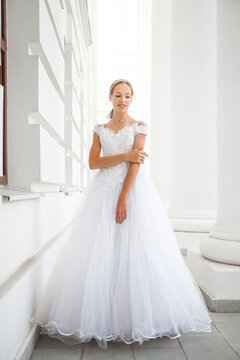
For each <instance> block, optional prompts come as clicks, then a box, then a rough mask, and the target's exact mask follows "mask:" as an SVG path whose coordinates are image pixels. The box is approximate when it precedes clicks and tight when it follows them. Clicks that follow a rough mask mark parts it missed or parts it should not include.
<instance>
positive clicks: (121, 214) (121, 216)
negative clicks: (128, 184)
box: [115, 210, 127, 224]
mask: <svg viewBox="0 0 240 360" xmlns="http://www.w3.org/2000/svg"><path fill="white" fill-rule="evenodd" d="M126 218H127V211H126V210H118V211H116V216H115V220H116V223H117V224H121V223H122V222H123V221H124V220H125V219H126Z"/></svg>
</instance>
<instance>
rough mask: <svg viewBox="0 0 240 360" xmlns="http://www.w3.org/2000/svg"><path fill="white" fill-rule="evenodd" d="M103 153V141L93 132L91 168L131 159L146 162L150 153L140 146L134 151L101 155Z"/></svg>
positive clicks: (90, 157) (90, 155)
mask: <svg viewBox="0 0 240 360" xmlns="http://www.w3.org/2000/svg"><path fill="white" fill-rule="evenodd" d="M100 153H101V142H100V139H99V136H98V135H97V134H96V133H94V134H93V143H92V146H91V149H90V152H89V168H90V169H91V170H94V169H101V168H107V167H110V166H114V165H117V164H120V163H121V162H123V161H130V162H132V163H136V164H139V165H140V164H141V163H143V162H144V159H145V156H148V154H147V153H146V152H144V151H142V150H140V149H138V148H135V149H134V150H132V151H129V152H126V153H122V154H118V155H110V156H100Z"/></svg>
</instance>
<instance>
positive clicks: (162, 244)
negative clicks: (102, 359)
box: [31, 79, 212, 349]
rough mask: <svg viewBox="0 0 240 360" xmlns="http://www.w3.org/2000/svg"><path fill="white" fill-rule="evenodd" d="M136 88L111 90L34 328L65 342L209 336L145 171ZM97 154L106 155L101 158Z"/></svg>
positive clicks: (119, 84)
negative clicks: (134, 110)
mask: <svg viewBox="0 0 240 360" xmlns="http://www.w3.org/2000/svg"><path fill="white" fill-rule="evenodd" d="M133 96H134V93H133V88H132V85H131V83H130V82H129V81H128V80H125V79H119V80H116V81H115V82H114V83H113V84H112V85H111V87H110V92H109V99H110V101H111V102H112V105H113V109H112V111H111V112H110V114H109V117H110V120H109V122H107V123H105V124H95V126H94V129H93V143H92V146H91V149H90V154H89V167H90V169H99V170H98V171H97V172H96V174H95V176H94V177H93V179H92V182H91V184H90V185H89V186H88V188H87V190H86V192H85V194H84V197H83V199H82V202H81V206H80V207H79V209H78V211H77V213H76V215H75V217H74V221H73V225H72V228H71V232H70V233H69V237H68V239H67V241H66V243H65V244H64V247H63V248H62V249H61V251H60V253H59V255H58V257H57V260H56V263H55V266H54V268H53V271H52V273H51V276H50V277H49V280H48V283H47V286H46V289H45V293H44V294H43V295H42V299H41V301H40V302H39V306H38V308H37V310H36V312H35V315H34V317H32V319H31V321H32V322H33V323H37V324H39V325H40V326H41V327H42V329H41V333H42V334H48V335H49V336H52V337H57V338H59V339H60V340H62V341H63V342H65V343H67V344H76V343H80V342H88V341H90V340H91V339H94V340H96V341H97V343H98V345H99V346H100V347H102V348H105V349H106V348H107V347H108V346H107V341H110V340H113V341H120V342H125V343H127V344H130V343H132V342H134V341H138V342H139V344H142V343H143V341H145V340H149V339H155V338H157V337H163V336H167V337H169V338H171V339H175V338H177V337H180V336H181V332H189V331H193V332H200V331H203V332H211V325H210V323H211V321H212V320H211V319H210V318H209V314H208V309H207V307H206V304H205V301H204V299H203V296H202V293H201V291H200V289H199V288H198V286H197V283H196V282H195V280H194V278H193V277H192V275H191V273H190V271H189V269H188V267H187V266H186V264H185V262H184V260H183V257H182V255H181V252H180V249H179V247H178V243H177V240H176V237H175V234H174V231H173V229H172V227H171V224H170V221H169V218H168V216H167V212H166V210H165V208H164V206H163V204H162V202H161V199H160V198H159V195H158V193H157V190H156V188H155V186H154V184H153V182H152V180H151V178H150V177H149V175H148V174H147V173H146V172H145V171H144V169H142V167H141V164H143V163H144V160H145V157H146V156H148V154H147V153H146V152H145V151H144V144H145V139H146V135H147V133H148V128H147V124H146V123H145V122H142V121H136V120H134V119H133V118H132V117H130V116H129V114H128V109H129V106H130V104H131V102H132V98H133ZM101 150H102V152H103V156H100V154H101Z"/></svg>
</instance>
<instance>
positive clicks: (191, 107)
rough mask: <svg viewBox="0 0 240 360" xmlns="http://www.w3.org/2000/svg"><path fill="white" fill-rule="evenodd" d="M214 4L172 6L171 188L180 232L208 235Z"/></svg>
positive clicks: (212, 203) (184, 1) (212, 202)
mask: <svg viewBox="0 0 240 360" xmlns="http://www.w3.org/2000/svg"><path fill="white" fill-rule="evenodd" d="M215 18H216V15H215V0H194V1H192V0H181V1H179V0H172V47H171V51H172V53H171V67H172V79H171V87H172V95H171V119H172V121H171V131H172V132H171V135H172V137H171V148H172V149H171V153H172V173H171V176H172V187H171V208H170V211H169V216H170V217H171V219H172V222H173V225H174V229H175V230H179V231H196V232H205V231H209V229H210V228H211V226H212V225H213V223H214V221H215V217H216V208H215V207H216V101H215V94H216V70H215V62H216V50H215V46H216V26H215Z"/></svg>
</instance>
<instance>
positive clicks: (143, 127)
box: [136, 121, 148, 135]
mask: <svg viewBox="0 0 240 360" xmlns="http://www.w3.org/2000/svg"><path fill="white" fill-rule="evenodd" d="M136 134H144V135H147V134H148V126H147V124H145V123H144V122H142V121H139V122H138V123H137V125H136Z"/></svg>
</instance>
